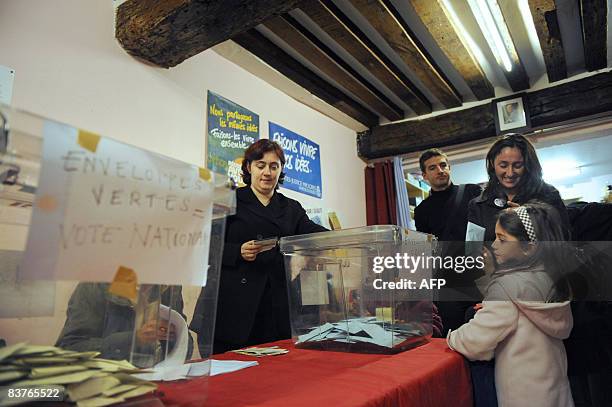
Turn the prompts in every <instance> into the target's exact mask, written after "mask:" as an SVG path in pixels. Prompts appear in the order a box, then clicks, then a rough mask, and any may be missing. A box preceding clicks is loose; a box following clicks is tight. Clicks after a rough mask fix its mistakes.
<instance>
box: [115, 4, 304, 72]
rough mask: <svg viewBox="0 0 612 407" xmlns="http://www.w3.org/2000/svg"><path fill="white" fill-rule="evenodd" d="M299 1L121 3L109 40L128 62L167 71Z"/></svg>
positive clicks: (295, 5)
mask: <svg viewBox="0 0 612 407" xmlns="http://www.w3.org/2000/svg"><path fill="white" fill-rule="evenodd" d="M301 1H302V0H209V1H201V0H164V1H159V0H127V1H126V2H125V3H123V4H121V5H120V6H119V7H118V8H117V13H116V24H115V37H116V38H117V40H118V41H119V43H120V44H121V46H122V47H123V48H124V49H125V50H126V51H127V52H128V53H129V54H130V55H133V56H134V57H137V58H139V59H142V60H144V61H147V62H149V63H151V64H153V65H156V66H160V67H163V68H169V67H172V66H175V65H178V64H180V63H181V62H183V61H184V60H186V59H187V58H190V57H192V56H194V55H196V54H199V53H200V52H202V51H204V50H206V49H208V48H210V47H212V46H214V45H216V44H219V43H220V42H223V41H225V40H228V39H230V38H231V37H233V36H234V35H236V34H239V33H241V32H243V31H246V30H248V29H250V28H253V27H255V26H257V25H258V24H260V23H261V22H263V21H264V20H266V19H267V18H270V17H271V16H274V15H279V14H282V13H285V12H288V11H290V10H293V9H294V8H296V7H297V6H299V4H300V2H301Z"/></svg>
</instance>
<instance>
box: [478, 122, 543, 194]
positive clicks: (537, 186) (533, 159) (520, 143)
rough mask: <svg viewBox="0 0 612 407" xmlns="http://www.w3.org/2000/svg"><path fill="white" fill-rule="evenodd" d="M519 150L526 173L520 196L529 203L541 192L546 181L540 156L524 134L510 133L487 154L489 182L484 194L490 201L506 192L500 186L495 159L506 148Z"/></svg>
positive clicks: (522, 179)
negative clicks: (543, 177)
mask: <svg viewBox="0 0 612 407" xmlns="http://www.w3.org/2000/svg"><path fill="white" fill-rule="evenodd" d="M506 147H509V148H518V149H519V150H520V151H521V154H522V156H523V161H524V166H525V173H524V174H523V175H522V176H521V181H520V183H519V185H518V194H519V195H520V196H521V197H522V198H523V200H524V201H528V200H529V199H530V198H531V197H533V196H534V195H536V194H537V193H538V192H540V190H541V188H542V186H543V185H544V181H543V180H542V166H541V165H540V160H538V155H537V154H536V151H535V148H534V147H533V144H531V142H529V140H527V139H526V138H525V136H523V135H522V134H518V133H510V134H506V135H504V136H502V137H500V138H498V139H497V141H495V143H493V145H492V146H491V148H489V152H488V153H487V158H486V166H487V174H488V175H489V182H488V183H487V186H486V187H485V190H484V192H483V197H484V198H486V199H489V198H491V197H495V198H497V197H502V196H505V194H504V191H503V189H502V187H501V185H500V184H499V180H498V179H497V175H495V158H496V157H497V156H498V155H499V154H500V153H501V151H502V150H503V149H504V148H506Z"/></svg>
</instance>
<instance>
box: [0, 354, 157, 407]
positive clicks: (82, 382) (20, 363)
mask: <svg viewBox="0 0 612 407" xmlns="http://www.w3.org/2000/svg"><path fill="white" fill-rule="evenodd" d="M99 354H100V353H99V352H74V351H67V350H63V349H60V348H56V347H53V346H34V345H27V344H25V343H18V344H15V345H11V346H6V347H3V348H0V385H1V386H2V389H3V390H2V391H0V405H2V406H4V405H13V404H19V403H26V402H33V401H36V400H39V399H40V398H37V397H34V396H33V397H31V398H29V399H28V398H26V397H20V398H15V397H9V395H8V388H9V387H10V388H12V389H16V388H33V389H35V388H41V387H42V386H45V387H47V386H54V387H55V388H59V389H60V390H61V393H62V394H64V395H65V396H66V399H69V400H71V401H74V402H76V403H77V405H78V406H79V407H89V406H107V405H111V404H114V403H119V402H123V401H125V400H126V399H129V398H132V397H137V396H141V395H143V394H146V393H150V392H152V391H153V390H155V389H156V387H157V386H156V385H155V384H154V383H150V382H147V381H143V380H141V379H137V378H135V377H133V376H131V375H130V373H134V372H140V371H141V370H140V369H138V368H137V367H135V366H133V365H132V364H130V363H129V362H127V361H125V360H122V361H117V360H107V359H98V358H97V356H98V355H99ZM31 394H35V393H34V392H32V393H31Z"/></svg>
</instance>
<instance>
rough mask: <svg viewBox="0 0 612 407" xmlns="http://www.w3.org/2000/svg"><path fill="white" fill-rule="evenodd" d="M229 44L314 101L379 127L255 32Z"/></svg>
mask: <svg viewBox="0 0 612 407" xmlns="http://www.w3.org/2000/svg"><path fill="white" fill-rule="evenodd" d="M232 40H233V41H234V42H236V43H237V44H238V45H240V46H241V47H242V48H244V49H246V50H247V51H249V52H250V53H252V54H253V55H255V56H256V57H258V58H259V59H261V60H262V61H264V62H265V63H266V64H268V65H270V66H271V67H272V68H274V69H276V70H277V71H278V72H280V73H281V74H283V75H285V76H286V77H287V78H289V79H291V80H292V81H293V82H295V83H297V84H298V85H300V86H302V87H303V88H305V89H307V90H308V91H309V92H311V93H312V94H313V95H315V96H316V97H318V98H320V99H321V100H324V101H325V102H326V103H328V104H330V105H331V106H333V107H335V108H336V109H338V110H340V111H341V112H343V113H345V114H347V115H348V116H350V117H352V118H353V119H355V120H357V121H358V122H360V123H362V124H363V125H364V126H366V127H372V126H374V125H376V124H378V116H377V115H375V114H374V113H372V112H371V111H369V110H368V109H367V108H365V107H363V106H362V105H361V104H359V103H358V102H356V101H354V100H353V99H352V98H350V97H349V96H347V95H346V94H344V93H343V92H342V91H340V90H339V89H337V88H336V87H334V86H332V85H331V84H329V83H328V82H327V81H325V80H323V79H321V77H319V76H318V75H316V74H315V73H314V72H312V71H311V70H309V69H308V68H306V67H304V66H303V65H302V64H301V63H300V62H298V61H296V60H295V59H294V58H293V57H291V56H290V55H289V54H287V53H286V52H285V51H283V50H282V49H281V48H279V47H278V46H277V45H275V44H274V43H273V42H272V41H270V40H268V39H267V38H266V37H265V36H264V35H262V34H261V33H259V32H258V31H257V30H255V29H251V30H249V31H247V32H244V33H240V34H238V35H236V36H234V38H232Z"/></svg>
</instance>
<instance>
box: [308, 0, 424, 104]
mask: <svg viewBox="0 0 612 407" xmlns="http://www.w3.org/2000/svg"><path fill="white" fill-rule="evenodd" d="M300 10H302V11H303V12H304V13H305V14H306V15H307V16H308V17H309V18H310V19H311V20H312V21H313V22H314V23H316V24H317V25H318V26H319V27H320V28H321V29H322V30H323V31H325V32H326V33H327V34H328V35H329V36H330V37H331V38H333V40H334V41H335V42H337V43H338V44H339V45H340V46H341V47H342V48H344V49H345V50H346V51H347V52H348V53H349V54H351V55H352V56H353V57H354V58H355V59H356V60H357V61H359V63H360V64H361V65H363V66H364V67H365V68H366V69H368V70H369V71H370V73H371V74H372V75H374V76H375V77H376V78H377V79H378V80H380V81H381V82H382V83H383V84H384V85H385V86H386V87H387V88H389V90H391V91H392V92H393V93H394V94H395V95H396V96H398V97H399V98H400V99H401V100H402V101H403V102H404V103H406V104H407V105H408V106H410V108H411V109H412V110H414V112H415V113H417V114H418V115H422V114H427V113H431V111H432V107H431V103H430V102H429V100H427V98H426V97H425V95H423V94H422V93H421V91H420V90H418V88H417V87H416V86H415V85H414V84H413V83H412V82H411V81H410V79H408V78H407V77H406V76H405V75H404V73H403V72H402V71H401V70H400V69H399V68H398V67H397V66H395V65H394V64H393V63H392V62H391V61H390V60H389V59H388V58H387V57H386V56H385V55H384V53H382V52H381V51H380V50H379V49H378V48H377V47H376V45H374V44H373V43H372V41H370V40H369V39H368V37H367V36H366V35H365V34H364V33H363V32H362V31H361V30H360V29H359V28H358V27H357V26H356V25H355V24H354V23H353V22H352V21H351V20H350V19H349V18H348V17H347V16H346V15H344V13H342V11H341V10H340V9H339V8H338V7H337V6H336V5H335V4H334V3H333V2H332V1H330V0H321V1H319V0H312V1H306V2H304V3H303V4H302V5H301V6H300Z"/></svg>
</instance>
